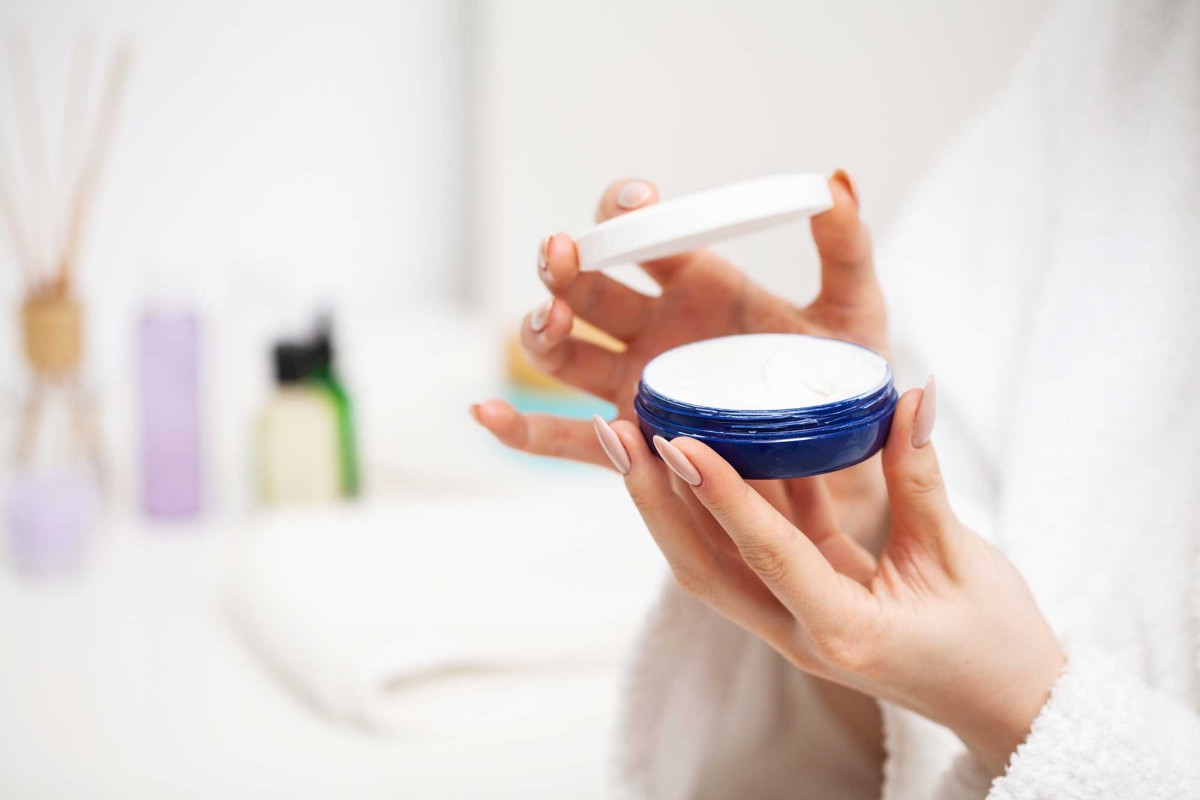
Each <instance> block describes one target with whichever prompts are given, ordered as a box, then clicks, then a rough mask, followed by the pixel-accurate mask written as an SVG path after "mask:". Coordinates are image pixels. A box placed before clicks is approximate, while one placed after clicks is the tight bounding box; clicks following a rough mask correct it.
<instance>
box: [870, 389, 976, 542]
mask: <svg viewBox="0 0 1200 800" xmlns="http://www.w3.org/2000/svg"><path fill="white" fill-rule="evenodd" d="M936 411H937V388H936V386H935V384H934V382H933V378H932V377H930V378H929V381H928V382H927V383H926V384H925V388H924V389H911V390H909V391H907V392H905V393H904V395H903V396H902V397H901V398H900V401H899V402H898V403H897V404H896V411H895V414H894V415H893V416H892V429H891V432H890V433H889V434H888V440H887V444H886V445H885V446H884V448H883V475H884V478H885V479H886V480H887V489H888V504H889V506H890V509H891V514H892V535H893V537H897V538H902V539H905V540H907V541H910V542H923V543H926V544H929V545H931V546H933V547H934V548H935V549H938V550H941V549H943V545H944V544H945V543H946V542H947V541H948V539H949V537H950V536H952V535H953V533H954V531H956V530H957V525H958V522H957V520H956V519H955V517H954V512H953V511H951V510H950V503H949V501H948V500H947V499H946V487H945V485H944V484H943V482H942V471H941V469H939V468H938V460H937V454H936V453H935V452H934V450H933V444H932V443H931V442H930V441H929V437H930V434H931V433H932V431H933V421H934V415H935V414H936Z"/></svg>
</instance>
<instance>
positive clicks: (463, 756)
mask: <svg viewBox="0 0 1200 800" xmlns="http://www.w3.org/2000/svg"><path fill="white" fill-rule="evenodd" d="M606 477H607V476H606ZM640 533H641V532H637V531H634V532H631V533H629V534H626V535H621V536H614V537H613V547H614V548H617V549H618V551H617V555H618V556H619V557H626V554H627V557H628V559H629V561H630V563H631V564H636V565H637V566H636V568H634V569H632V570H631V575H633V578H632V580H635V581H636V582H637V585H638V586H639V587H640V588H639V591H642V590H644V591H646V593H647V596H649V595H650V594H652V591H653V589H652V584H653V583H654V582H655V576H657V575H658V574H659V573H660V571H661V568H662V567H661V562H660V561H659V560H658V559H656V558H655V556H656V555H657V554H656V553H654V551H653V546H652V545H651V544H650V543H649V541H648V537H646V536H644V535H639V534H640ZM104 535H105V537H106V540H105V541H104V542H103V544H102V546H101V547H100V548H99V551H98V552H96V553H95V554H94V555H95V557H94V558H93V559H92V561H91V563H90V565H89V566H88V568H87V570H86V571H85V572H84V573H82V574H80V575H76V576H71V577H69V578H56V579H47V578H38V579H34V578H27V577H22V576H19V575H16V574H14V573H13V572H12V571H11V570H10V569H5V570H4V571H3V572H0V630H2V631H3V641H4V645H3V650H2V653H0V676H2V677H3V681H2V682H0V795H3V796H6V797H22V798H39V797H72V796H74V797H113V798H118V797H119V798H140V797H164V796H170V797H173V798H191V797H205V798H215V797H222V798H237V797H255V798H264V797H266V798H269V797H289V798H301V797H314V798H316V797H330V796H334V795H337V796H343V797H354V798H370V797H397V796H419V797H423V798H437V797H446V798H450V797H464V796H480V795H484V794H486V796H489V797H522V798H527V797H567V796H570V797H573V798H586V797H606V796H612V793H613V790H612V786H611V784H610V783H609V781H608V778H609V777H610V773H609V769H610V762H611V754H612V736H613V733H614V722H615V714H616V701H617V692H618V689H619V678H620V674H621V669H620V666H619V664H617V663H610V664H596V665H593V666H591V667H584V668H573V669H571V670H569V671H565V670H560V671H554V670H546V671H541V672H539V673H537V674H509V675H496V676H491V677H488V678H486V679H484V678H479V679H478V680H477V681H476V682H475V684H473V685H470V686H469V687H467V688H468V689H469V691H467V690H464V685H463V684H456V685H455V687H454V689H453V690H451V689H449V688H443V689H442V690H440V691H439V690H438V689H437V688H436V687H435V688H433V689H431V690H430V692H429V693H428V694H427V696H426V697H424V698H423V700H424V702H425V704H426V705H428V704H430V703H433V704H435V705H436V704H441V705H440V706H437V708H438V714H437V718H438V723H437V724H436V725H432V726H431V725H428V724H427V723H420V722H418V723H416V724H414V727H413V729H412V730H407V731H401V732H400V733H399V734H398V735H396V736H393V737H391V738H386V739H384V738H376V737H373V736H371V735H369V734H366V733H364V732H362V731H360V730H358V729H355V728H353V727H351V726H347V725H345V724H343V723H340V722H336V721H333V720H328V719H326V718H325V717H323V716H322V715H321V714H320V713H318V712H317V710H315V709H314V708H312V707H310V706H308V705H307V704H306V703H305V702H303V701H302V700H301V699H300V697H299V696H297V695H296V694H295V693H293V692H292V691H291V690H290V689H289V688H287V687H286V686H285V685H284V683H283V682H281V681H280V680H278V679H277V677H276V676H275V674H273V673H272V672H271V671H270V670H269V669H268V668H267V667H266V666H265V664H264V662H262V661H260V660H259V659H258V658H257V657H256V656H255V655H254V654H253V653H251V652H250V651H249V649H248V648H247V647H246V646H245V644H244V642H243V641H242V639H241V638H240V636H239V635H238V633H237V632H236V631H235V630H234V629H233V626H231V625H230V622H229V618H228V615H227V613H225V609H223V608H222V602H223V593H222V585H223V584H222V581H223V577H224V575H225V572H226V569H227V566H228V559H229V556H230V553H231V552H232V548H233V546H234V545H233V543H234V542H235V537H236V536H237V535H238V532H237V531H236V530H235V529H234V528H233V527H229V526H218V525H215V524H209V525H203V524H201V525H195V526H191V527H151V526H147V525H144V524H142V523H139V522H137V521H134V520H123V521H120V520H118V521H116V522H113V523H110V524H109V525H108V527H107V528H106V530H105V533H104ZM514 557H519V553H518V554H515V555H514ZM430 613H433V614H436V610H433V611H430ZM638 624H639V620H634V619H631V620H630V624H629V629H628V634H629V638H630V639H632V637H633V635H634V634H635V632H636V629H637V626H638Z"/></svg>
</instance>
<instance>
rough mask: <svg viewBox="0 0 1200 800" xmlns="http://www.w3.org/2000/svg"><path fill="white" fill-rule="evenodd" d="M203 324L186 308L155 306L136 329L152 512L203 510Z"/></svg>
mask: <svg viewBox="0 0 1200 800" xmlns="http://www.w3.org/2000/svg"><path fill="white" fill-rule="evenodd" d="M199 355H200V354H199V324H198V321H197V319H196V316H195V314H193V313H191V312H187V311H174V310H172V311H167V310H162V311H158V310H154V311H147V312H146V313H144V314H143V315H142V319H141V324H140V326H139V328H138V372H139V375H138V379H139V383H140V386H141V426H142V506H143V508H144V509H145V512H146V514H147V515H148V516H151V517H157V518H160V519H186V518H189V517H194V516H196V515H197V514H199V513H200V508H201V485H200V484H201V464H200V460H201V459H200V392H199V372H200V370H199Z"/></svg>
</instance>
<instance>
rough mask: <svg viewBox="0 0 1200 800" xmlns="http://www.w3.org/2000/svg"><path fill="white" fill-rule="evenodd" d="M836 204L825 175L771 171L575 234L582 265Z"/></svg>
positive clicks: (604, 263)
mask: <svg viewBox="0 0 1200 800" xmlns="http://www.w3.org/2000/svg"><path fill="white" fill-rule="evenodd" d="M832 206H833V198H832V197H831V196H830V194H829V184H828V183H827V182H826V180H825V178H824V177H823V176H821V175H772V176H770V177H767V178H758V179H756V180H751V181H743V182H741V183H734V184H730V185H729V186H722V187H720V188H718V189H708V190H706V191H703V192H696V193H695V194H689V195H685V196H683V197H680V198H677V199H675V200H668V201H666V202H663V203H655V204H654V205H652V206H647V207H646V208H640V209H638V210H637V211H630V212H629V213H628V214H622V215H621V216H619V217H613V218H612V219H610V220H608V221H607V222H602V223H600V224H599V225H597V226H596V227H594V228H592V229H591V230H590V231H588V232H587V233H584V234H583V235H581V236H579V237H577V238H576V239H575V247H576V249H577V251H578V252H579V267H580V269H602V268H603V267H611V266H614V265H616V264H627V263H631V262H635V261H650V260H652V259H655V258H663V257H665V256H669V255H674V254H676V253H682V252H685V251H687V250H692V249H694V248H697V247H703V246H705V245H708V244H712V243H713V242H718V241H721V240H724V239H732V238H733V237H735V236H741V235H742V234H745V233H752V232H754V231H758V230H763V229H764V228H769V227H772V226H774V225H779V224H781V223H784V222H788V221H789V220H794V219H802V218H805V217H811V216H812V215H814V214H819V213H821V212H822V211H826V210H828V209H829V208H831V207H832Z"/></svg>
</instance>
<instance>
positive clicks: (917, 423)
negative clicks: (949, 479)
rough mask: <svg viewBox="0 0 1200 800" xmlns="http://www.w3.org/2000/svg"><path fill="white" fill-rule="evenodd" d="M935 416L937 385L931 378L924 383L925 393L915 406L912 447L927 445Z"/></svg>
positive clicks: (931, 433)
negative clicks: (915, 415) (915, 414)
mask: <svg viewBox="0 0 1200 800" xmlns="http://www.w3.org/2000/svg"><path fill="white" fill-rule="evenodd" d="M936 415H937V384H935V383H934V382H933V376H932V375H930V376H929V380H927V381H926V382H925V393H924V394H922V395H921V404H920V405H919V406H917V418H916V419H915V420H914V421H913V432H912V446H913V447H924V446H925V445H927V444H929V437H930V436H932V435H933V420H934V417H935V416H936Z"/></svg>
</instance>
